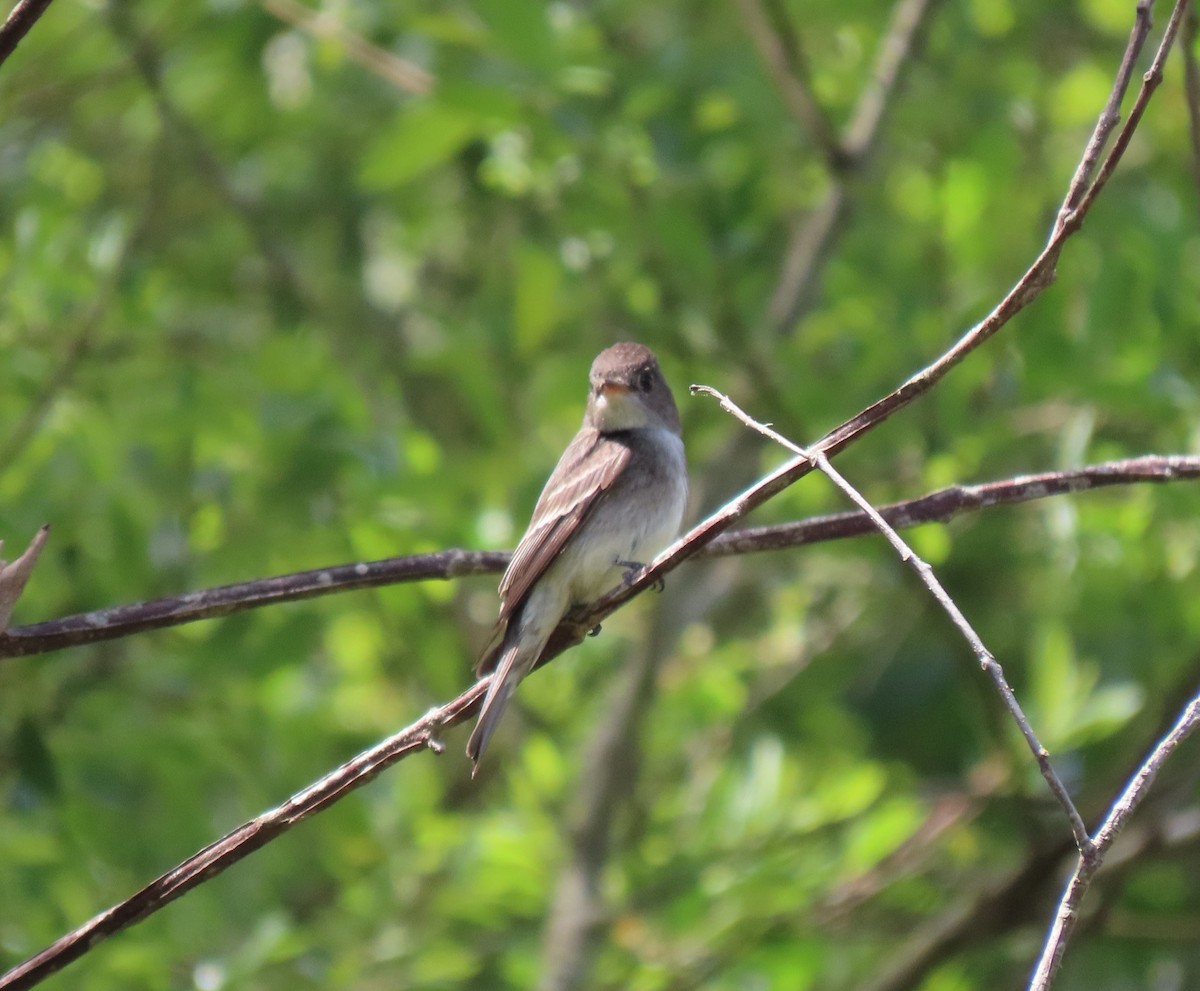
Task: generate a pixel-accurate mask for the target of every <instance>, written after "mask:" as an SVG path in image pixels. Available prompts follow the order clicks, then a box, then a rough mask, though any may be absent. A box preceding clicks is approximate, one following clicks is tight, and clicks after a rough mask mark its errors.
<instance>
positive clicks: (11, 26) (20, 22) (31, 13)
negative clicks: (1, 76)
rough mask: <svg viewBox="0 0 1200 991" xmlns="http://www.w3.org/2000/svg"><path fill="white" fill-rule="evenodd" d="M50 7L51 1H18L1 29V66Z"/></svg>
mask: <svg viewBox="0 0 1200 991" xmlns="http://www.w3.org/2000/svg"><path fill="white" fill-rule="evenodd" d="M49 6H50V0H17V3H16V5H15V6H14V7H13V9H12V11H11V12H10V13H9V15H8V18H7V20H5V22H4V26H3V27H0V65H3V64H4V62H5V60H6V59H7V58H8V57H9V56H10V55H11V54H12V53H13V52H14V51H16V48H17V45H19V44H20V43H21V41H22V39H23V38H24V37H25V35H27V34H28V33H29V29H30V28H31V27H33V25H34V24H36V23H37V19H38V18H39V17H41V16H42V14H44V13H45V12H46V8H47V7H49Z"/></svg>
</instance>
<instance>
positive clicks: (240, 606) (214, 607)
mask: <svg viewBox="0 0 1200 991" xmlns="http://www.w3.org/2000/svg"><path fill="white" fill-rule="evenodd" d="M507 563H508V554H507V553H506V552H503V551H464V550H448V551H441V552H439V553H436V554H416V555H413V556H411V557H396V558H388V559H386V560H383V561H360V562H356V563H352V564H340V565H336V566H334V567H331V568H317V569H315V570H313V571H298V572H295V573H293V574H288V575H279V576H277V577H274V578H259V579H256V580H255V581H249V582H240V583H238V584H234V585H220V586H218V587H216V588H206V589H202V590H200V591H198V592H188V593H187V594H185V595H173V596H168V597H167V598H163V599H152V600H151V601H149V602H135V603H132V604H130V605H123V606H114V607H112V608H109V609H98V610H96V611H95V612H87V613H78V614H76V615H74V616H65V617H63V618H62V619H55V620H50V621H48V622H45V623H35V624H33V625H30V626H17V627H13V628H12V629H11V630H8V631H7V632H6V633H3V634H0V657H20V656H27V655H30V654H41V653H45V652H46V651H51V650H61V649H62V648H64V647H73V646H77V645H79V644H85V643H95V642H97V641H100V640H113V639H116V638H118V637H125V636H130V635H131V634H134V633H141V632H144V631H146V630H155V629H161V628H162V627H166V626H179V625H180V624H183V623H194V622H196V621H198V620H202V619H215V618H217V617H219V616H228V615H230V614H231V613H235V612H242V611H243V610H246V609H257V608H260V607H262V606H269V605H275V604H277V603H280V602H296V601H298V600H300V599H311V598H314V597H315V596H319V595H328V594H330V593H332V592H350V591H354V590H355V589H360V588H375V587H378V586H380V585H395V584H399V583H401V582H415V581H429V580H435V579H442V580H447V579H451V578H460V577H463V576H464V575H484V574H492V573H495V572H499V571H503V570H504V567H505V565H506V564H507Z"/></svg>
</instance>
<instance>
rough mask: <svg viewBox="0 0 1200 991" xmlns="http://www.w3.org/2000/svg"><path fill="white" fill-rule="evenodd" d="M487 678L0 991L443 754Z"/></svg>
mask: <svg viewBox="0 0 1200 991" xmlns="http://www.w3.org/2000/svg"><path fill="white" fill-rule="evenodd" d="M487 681H488V679H484V680H483V681H480V682H477V683H476V684H475V685H473V686H472V687H471V688H469V689H467V690H466V691H465V692H463V693H462V694H461V695H459V696H458V698H456V699H454V700H453V701H452V702H449V703H447V704H446V705H444V706H441V707H440V708H436V709H431V710H430V711H429V712H427V713H426V714H425V715H424V716H422V717H421V718H420V719H418V720H417V721H416V722H415V723H413V724H412V725H411V726H408V727H406V728H405V729H403V730H401V731H400V732H399V733H396V734H395V735H393V736H390V737H388V739H386V740H384V741H383V742H382V743H379V744H376V745H375V746H374V747H371V748H370V749H369V750H364V751H363V752H362V753H361V754H359V755H358V756H357V757H355V758H354V759H353V760H350V761H347V762H346V763H345V764H343V765H342V766H341V767H339V768H338V769H337V770H335V771H332V772H331V773H329V774H327V775H326V776H325V777H323V778H322V779H321V780H320V781H318V782H316V783H315V784H312V785H310V786H309V787H307V788H305V789H304V790H303V791H301V792H298V793H297V794H295V795H293V796H292V797H291V798H289V799H288V800H287V801H286V802H284V803H283V804H282V805H280V806H278V807H276V808H274V809H271V810H270V811H269V812H264V813H263V814H262V815H260V816H256V817H255V818H254V819H251V820H250V821H249V822H247V823H244V824H243V825H241V826H239V827H238V828H237V829H235V830H233V831H232V832H231V833H228V834H226V835H225V836H223V837H222V838H221V839H219V840H217V841H216V842H215V843H212V844H210V845H209V846H206V847H205V848H204V849H203V850H200V851H199V852H198V853H196V854H194V855H193V856H191V857H189V858H188V859H187V860H185V861H184V862H183V863H181V864H179V865H178V866H177V867H175V868H173V869H172V870H169V871H167V873H165V874H163V875H161V876H160V877H158V878H156V879H155V880H153V881H151V882H150V884H148V885H146V887H144V888H142V889H141V890H140V891H138V892H136V893H135V894H133V895H131V896H130V897H129V898H126V899H125V900H124V901H122V902H120V903H119V904H117V905H114V906H113V907H112V908H110V909H108V910H107V911H105V912H101V913H100V914H99V915H97V916H96V917H95V918H94V919H92V920H90V921H89V922H87V923H85V924H84V925H82V926H80V927H79V928H78V929H76V930H74V931H73V932H69V933H67V934H66V935H65V936H63V937H62V938H61V939H58V940H57V941H55V942H54V943H53V944H51V945H50V946H48V947H47V948H46V949H44V950H43V951H42V952H41V953H39V954H37V955H36V956H34V957H31V958H30V959H28V960H26V961H25V962H24V963H22V964H20V965H19V966H17V967H14V968H13V969H12V970H10V971H9V972H8V973H7V974H3V975H0V991H20V989H23V988H31V987H33V986H34V985H35V984H38V983H40V982H41V981H43V980H45V978H47V977H49V976H50V975H51V974H53V973H56V972H57V971H59V970H61V969H62V968H63V967H65V966H66V965H67V964H69V963H71V962H72V961H73V960H77V959H78V958H79V957H81V956H82V955H83V954H84V953H86V952H87V951H88V950H90V949H91V948H92V947H93V946H95V945H96V944H97V943H99V942H101V941H102V940H104V939H107V938H108V937H109V936H112V935H113V934H114V933H117V932H120V931H121V930H122V929H125V928H128V927H129V926H132V925H134V924H135V923H137V922H140V921H141V920H142V919H144V918H145V917H146V916H148V915H150V914H152V913H154V912H157V911H158V910H159V909H160V908H162V907H163V906H165V905H167V904H169V903H170V902H172V901H174V900H175V899H176V898H178V897H179V896H180V895H182V894H184V893H185V892H187V891H189V890H191V889H192V888H194V887H196V886H197V885H199V884H201V883H202V882H204V881H206V880H208V879H209V878H210V877H213V876H215V875H217V874H219V873H221V871H223V870H225V869H226V868H227V867H230V866H231V865H233V864H235V863H237V862H238V861H239V860H241V859H242V858H243V857H246V856H247V855H249V854H251V853H253V852H254V851H255V850H257V849H258V848H259V847H261V846H264V845H265V844H267V843H269V842H270V841H271V840H273V839H274V838H275V837H277V836H279V835H280V834H281V833H283V832H285V831H286V830H288V829H290V828H291V827H292V826H294V825H295V824H296V823H298V822H299V821H300V820H301V819H304V818H306V817H308V816H310V815H313V814H315V813H317V812H320V811H321V810H322V809H324V808H326V807H327V806H329V805H331V804H333V803H334V802H336V801H338V800H339V799H341V798H342V797H343V796H345V795H347V794H349V793H350V792H351V791H353V790H354V789H356V788H359V787H361V786H362V785H364V784H366V783H367V782H368V781H370V780H371V779H372V778H374V777H375V775H377V774H378V773H379V772H380V771H382V770H383V769H384V768H385V767H387V766H388V765H390V764H394V763H395V762H396V761H398V760H401V759H403V758H405V757H408V756H409V755H411V754H414V753H417V752H419V751H422V750H431V751H433V752H434V753H441V750H442V746H441V743H440V742H439V740H438V736H439V734H440V733H441V732H442V731H443V730H445V729H447V728H449V727H451V726H455V725H457V724H458V723H461V722H463V721H464V720H465V719H467V718H469V717H470V715H471V713H472V712H473V711H474V710H475V708H476V707H477V706H478V704H479V701H480V699H481V698H482V697H483V693H484V692H485V691H486V690H487Z"/></svg>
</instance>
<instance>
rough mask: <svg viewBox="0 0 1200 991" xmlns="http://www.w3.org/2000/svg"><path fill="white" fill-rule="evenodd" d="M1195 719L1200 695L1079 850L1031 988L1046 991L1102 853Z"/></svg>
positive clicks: (1199, 712) (1198, 716) (1198, 719)
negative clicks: (1085, 846) (1088, 844)
mask: <svg viewBox="0 0 1200 991" xmlns="http://www.w3.org/2000/svg"><path fill="white" fill-rule="evenodd" d="M1198 723H1200V695H1197V696H1195V697H1193V698H1192V700H1191V701H1190V702H1189V703H1188V704H1187V706H1186V707H1185V708H1184V710H1183V712H1182V714H1181V715H1180V716H1179V719H1178V721H1177V722H1176V723H1175V725H1174V726H1173V727H1172V728H1171V730H1170V732H1169V733H1167V735H1166V736H1164V737H1163V738H1162V740H1160V741H1159V743H1158V746H1156V747H1155V748H1154V750H1153V751H1151V753H1150V756H1149V757H1147V758H1146V760H1145V762H1144V763H1143V764H1142V766H1141V767H1140V768H1138V771H1137V773H1136V774H1135V775H1134V776H1133V777H1132V778H1131V779H1130V781H1129V783H1128V785H1127V786H1126V787H1125V790H1124V791H1123V792H1122V793H1121V795H1120V797H1119V798H1118V799H1117V800H1116V802H1114V803H1113V806H1112V809H1111V810H1110V811H1109V813H1108V815H1107V816H1106V817H1105V819H1104V822H1102V823H1101V824H1100V828H1099V829H1097V830H1096V835H1095V839H1094V841H1093V844H1092V846H1091V848H1090V849H1089V850H1084V851H1081V853H1080V855H1079V859H1078V861H1077V862H1076V865H1075V870H1074V872H1073V873H1072V874H1071V877H1070V879H1069V880H1068V881H1067V884H1066V887H1065V889H1064V890H1063V893H1062V898H1061V900H1060V901H1059V904H1058V911H1057V912H1056V914H1055V917H1054V924H1053V925H1052V926H1051V927H1050V933H1049V935H1048V937H1047V939H1046V943H1045V945H1044V946H1043V947H1042V956H1041V958H1040V959H1039V960H1038V964H1037V968H1036V969H1035V970H1034V972H1033V977H1032V978H1031V980H1030V982H1029V988H1030V991H1047V989H1049V987H1050V984H1051V982H1052V981H1053V980H1054V975H1055V974H1056V973H1057V972H1058V969H1059V967H1060V966H1061V965H1062V958H1063V953H1064V952H1065V951H1066V948H1067V943H1068V942H1069V941H1070V939H1071V935H1072V933H1073V932H1074V931H1075V928H1076V926H1077V925H1078V923H1079V911H1080V908H1081V907H1082V905H1083V897H1084V895H1085V894H1086V893H1087V891H1088V888H1089V887H1090V886H1091V882H1092V878H1093V876H1094V875H1095V873H1096V871H1097V870H1099V869H1100V865H1101V864H1102V863H1103V862H1104V857H1105V854H1106V853H1107V852H1108V850H1109V848H1110V847H1111V846H1112V844H1113V841H1114V840H1115V839H1116V838H1117V835H1118V834H1119V833H1120V832H1121V830H1122V829H1123V828H1124V826H1125V824H1126V822H1128V820H1129V817H1130V816H1131V815H1132V814H1133V812H1134V810H1135V809H1136V808H1137V807H1138V805H1140V804H1141V802H1142V801H1143V800H1144V799H1145V798H1146V795H1147V794H1148V792H1149V790H1150V786H1151V785H1152V784H1153V783H1154V779H1155V777H1157V775H1158V772H1159V771H1160V770H1161V769H1162V766H1163V764H1165V763H1166V762H1167V759H1168V758H1169V757H1170V756H1171V754H1172V753H1174V752H1175V750H1176V748H1177V747H1178V746H1179V745H1180V744H1181V743H1182V742H1183V741H1184V740H1186V739H1187V738H1188V737H1189V736H1190V735H1191V733H1192V731H1193V730H1195V728H1196V726H1197V724H1198Z"/></svg>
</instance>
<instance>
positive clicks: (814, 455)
mask: <svg viewBox="0 0 1200 991" xmlns="http://www.w3.org/2000/svg"><path fill="white" fill-rule="evenodd" d="M692 391H693V392H697V393H700V394H702V395H706V396H711V397H713V398H714V399H716V400H717V401H718V402H719V403H720V404H721V408H722V409H723V410H725V411H726V412H728V413H732V414H733V415H734V416H735V417H737V419H739V420H740V421H741V422H742V423H744V424H745V425H746V426H747V427H749V428H750V429H751V430H756V431H758V432H759V433H760V434H762V435H763V436H764V437H768V438H770V439H771V440H773V441H774V442H775V443H776V444H779V445H780V446H781V447H785V448H787V449H788V450H789V451H791V452H792V453H793V454H797V455H799V456H800V457H802V458H808V459H809V460H810V461H812V462H813V463H814V464H815V465H816V466H817V467H818V468H820V469H821V471H822V472H823V473H824V474H825V475H826V476H828V478H829V480H830V481H831V482H833V484H834V485H836V486H837V487H838V488H839V489H841V490H842V492H843V493H845V494H846V496H847V497H848V498H849V499H850V500H851V501H852V502H853V503H854V504H855V505H856V506H858V508H859V509H861V510H862V511H863V512H864V513H866V514H867V516H869V517H870V518H871V522H872V523H874V524H875V527H876V529H877V530H879V532H880V533H882V534H883V535H884V536H885V537H886V538H887V540H888V543H890V544H891V545H892V547H893V548H894V549H895V551H896V553H897V554H898V555H899V556H900V560H901V561H903V562H904V563H905V564H907V565H909V566H910V567H911V568H912V569H913V570H914V571H915V572H916V573H917V577H918V578H920V579H921V582H922V584H924V586H925V587H926V589H928V590H929V594H930V595H932V596H933V598H934V600H935V601H936V602H937V604H938V605H939V606H941V607H942V611H943V612H945V613H946V615H947V616H949V617H950V621H951V622H952V623H953V624H954V625H955V626H956V627H957V628H958V631H959V632H960V633H961V634H962V636H963V639H964V640H966V641H967V644H968V645H969V646H970V648H971V651H972V653H974V654H975V659H976V660H977V661H979V666H980V667H981V668H982V669H983V671H984V673H985V674H986V675H987V676H988V677H989V678H991V679H992V682H993V684H994V685H995V686H996V691H997V692H999V694H1000V698H1001V700H1002V701H1003V702H1004V707H1005V708H1006V709H1008V712H1009V715H1010V716H1012V718H1013V721H1014V722H1015V723H1016V724H1017V728H1018V729H1020V731H1021V735H1022V736H1023V737H1024V738H1025V742H1026V744H1027V745H1028V746H1029V749H1030V751H1031V752H1032V753H1033V756H1034V759H1035V760H1036V761H1037V764H1038V768H1039V769H1040V770H1041V772H1042V777H1043V778H1045V779H1046V784H1047V785H1048V786H1049V788H1050V791H1051V792H1052V793H1053V795H1054V797H1055V798H1056V799H1058V803H1059V804H1060V805H1061V806H1062V808H1063V811H1064V812H1065V813H1066V815H1067V821H1068V822H1069V823H1070V825H1071V832H1072V834H1073V835H1074V837H1075V843H1076V845H1077V846H1078V847H1079V849H1080V850H1082V851H1085V852H1086V851H1089V850H1090V849H1091V845H1092V840H1091V837H1089V836H1088V831H1087V826H1085V825H1084V823H1083V818H1082V817H1081V816H1080V814H1079V810H1078V809H1076V808H1075V803H1074V802H1073V801H1072V800H1071V795H1070V792H1068V791H1067V788H1066V786H1065V785H1064V784H1063V783H1062V779H1061V778H1059V776H1058V773H1057V772H1056V771H1055V770H1054V767H1053V765H1052V764H1051V763H1050V752H1049V751H1048V750H1047V749H1046V748H1045V747H1044V746H1042V743H1041V741H1040V740H1039V739H1038V737H1037V734H1036V733H1035V732H1034V730H1033V726H1032V725H1031V724H1030V722H1029V719H1028V717H1027V716H1026V715H1025V711H1024V710H1023V709H1022V708H1021V703H1020V702H1018V701H1017V696H1016V695H1015V694H1014V692H1013V690H1012V688H1011V686H1010V685H1009V684H1008V679H1007V678H1006V677H1005V676H1004V669H1003V668H1002V667H1001V666H1000V662H999V661H997V660H996V658H995V655H994V654H992V652H991V651H990V650H988V648H987V646H986V645H985V644H984V642H983V638H982V637H980V635H979V633H978V632H977V631H976V630H975V628H974V627H973V626H972V625H971V623H970V621H969V620H968V619H967V617H966V616H965V615H964V614H963V612H962V610H961V609H959V608H958V603H956V602H955V601H954V599H952V598H951V597H950V594H949V593H948V592H947V591H946V589H945V587H944V586H943V585H942V583H941V582H940V581H938V578H937V575H935V574H934V572H933V568H931V567H930V566H929V564H928V563H927V562H926V561H924V560H923V559H922V558H921V557H920V556H918V555H917V553H916V552H915V551H913V549H912V548H911V547H909V546H908V544H906V543H905V542H904V540H903V539H902V538H901V536H900V534H898V533H897V532H896V531H895V530H894V529H893V528H892V527H891V526H890V525H889V524H888V522H887V520H885V519H884V518H883V517H882V516H881V515H880V514H879V512H878V511H877V510H876V509H875V507H874V506H872V505H871V504H870V502H868V501H867V500H866V499H865V498H864V497H863V496H862V494H861V493H860V492H859V491H858V490H857V489H856V488H854V486H853V485H851V484H850V483H849V482H848V481H847V480H846V479H845V477H844V476H843V475H842V474H841V473H840V472H839V471H838V470H837V469H836V468H834V467H833V465H832V464H830V462H829V458H828V457H827V456H826V455H825V454H824V453H822V452H821V451H813V452H811V453H810V452H809V451H807V450H805V449H804V448H803V447H801V446H800V445H799V444H796V443H794V442H792V441H790V440H788V438H786V437H784V436H783V435H782V434H780V433H778V432H777V431H775V430H772V429H771V428H770V427H769V426H767V425H766V424H764V423H760V422H759V421H758V420H755V419H754V418H753V417H751V416H750V415H749V414H747V413H746V412H745V411H744V410H743V409H742V408H741V407H740V406H738V405H737V404H736V403H735V402H733V400H731V399H730V398H729V397H728V396H726V395H724V394H722V393H720V392H718V391H717V390H716V389H710V388H709V387H707V386H695V385H694V386H692Z"/></svg>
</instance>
